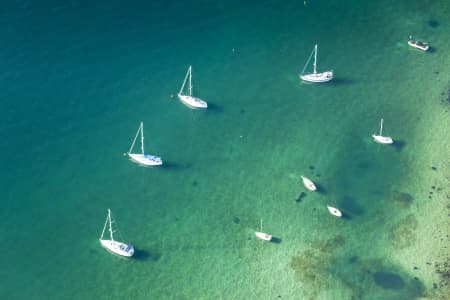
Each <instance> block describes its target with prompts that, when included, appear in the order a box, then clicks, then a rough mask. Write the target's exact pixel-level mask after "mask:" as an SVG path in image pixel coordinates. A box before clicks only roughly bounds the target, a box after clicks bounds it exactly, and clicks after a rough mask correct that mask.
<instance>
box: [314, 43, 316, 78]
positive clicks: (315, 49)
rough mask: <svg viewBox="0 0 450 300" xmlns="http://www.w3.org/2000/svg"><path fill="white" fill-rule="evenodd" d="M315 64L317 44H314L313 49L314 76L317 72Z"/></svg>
mask: <svg viewBox="0 0 450 300" xmlns="http://www.w3.org/2000/svg"><path fill="white" fill-rule="evenodd" d="M316 63H317V44H316V46H315V47H314V74H316V73H317V70H316Z"/></svg>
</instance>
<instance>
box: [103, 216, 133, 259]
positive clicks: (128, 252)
mask: <svg viewBox="0 0 450 300" xmlns="http://www.w3.org/2000/svg"><path fill="white" fill-rule="evenodd" d="M108 224H109V234H110V238H111V239H110V240H104V239H103V234H104V233H105V229H106V225H108ZM100 244H101V245H102V246H103V247H104V248H106V249H107V250H109V251H111V252H112V253H115V254H118V255H121V256H126V257H131V256H133V254H134V247H133V245H131V244H125V243H122V242H118V241H115V240H114V237H113V230H112V221H111V210H110V209H109V208H108V216H107V217H106V222H105V226H103V231H102V235H101V236H100Z"/></svg>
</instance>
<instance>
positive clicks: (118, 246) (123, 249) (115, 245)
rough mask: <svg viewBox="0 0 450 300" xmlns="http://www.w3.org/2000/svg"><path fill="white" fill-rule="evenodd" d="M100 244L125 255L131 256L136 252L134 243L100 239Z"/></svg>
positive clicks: (115, 252) (113, 251)
mask: <svg viewBox="0 0 450 300" xmlns="http://www.w3.org/2000/svg"><path fill="white" fill-rule="evenodd" d="M100 244H101V245H102V246H103V247H104V248H105V249H106V250H108V251H110V252H112V253H114V254H117V255H120V256H125V257H131V256H133V254H134V247H133V245H128V244H125V243H121V242H117V241H111V240H100Z"/></svg>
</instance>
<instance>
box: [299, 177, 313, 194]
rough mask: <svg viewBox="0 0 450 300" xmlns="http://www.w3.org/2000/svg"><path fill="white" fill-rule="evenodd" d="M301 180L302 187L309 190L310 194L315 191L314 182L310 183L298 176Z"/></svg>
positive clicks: (308, 180) (310, 181) (309, 180)
mask: <svg viewBox="0 0 450 300" xmlns="http://www.w3.org/2000/svg"><path fill="white" fill-rule="evenodd" d="M300 177H301V178H302V181H303V185H304V186H305V187H306V188H307V189H308V190H310V191H311V192H314V191H315V190H317V188H316V185H315V184H314V182H312V180H311V179H309V178H306V177H305V176H300Z"/></svg>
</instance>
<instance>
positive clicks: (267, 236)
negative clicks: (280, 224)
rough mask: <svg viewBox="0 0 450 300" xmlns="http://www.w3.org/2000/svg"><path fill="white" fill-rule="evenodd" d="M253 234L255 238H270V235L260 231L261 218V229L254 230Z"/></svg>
mask: <svg viewBox="0 0 450 300" xmlns="http://www.w3.org/2000/svg"><path fill="white" fill-rule="evenodd" d="M255 235H256V237H257V238H259V239H261V240H263V241H270V240H272V235H270V234H267V233H264V232H262V219H261V231H255Z"/></svg>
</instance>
